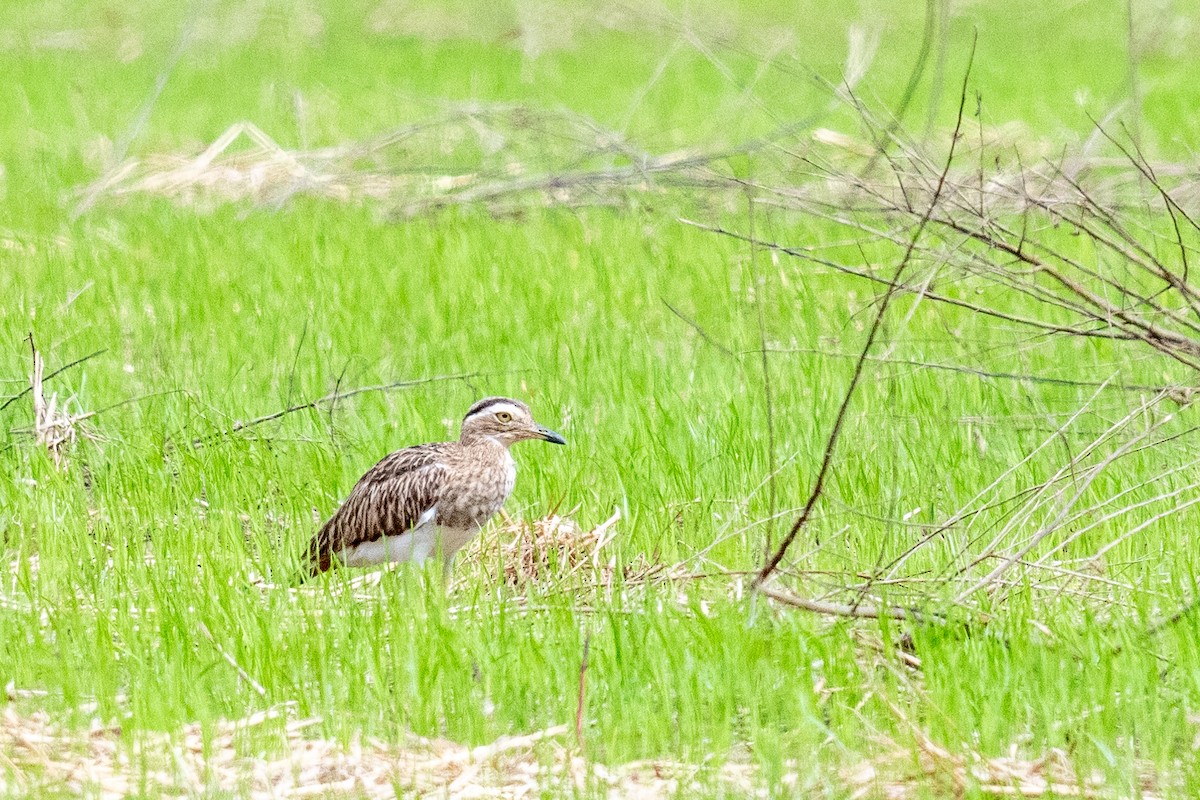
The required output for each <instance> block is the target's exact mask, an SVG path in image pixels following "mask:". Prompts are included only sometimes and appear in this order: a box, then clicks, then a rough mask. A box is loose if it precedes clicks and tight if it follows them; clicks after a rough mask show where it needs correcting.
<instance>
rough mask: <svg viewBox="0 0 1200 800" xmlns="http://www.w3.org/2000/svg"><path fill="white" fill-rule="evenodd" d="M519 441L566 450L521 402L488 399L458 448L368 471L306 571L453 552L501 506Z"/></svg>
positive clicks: (399, 456)
mask: <svg viewBox="0 0 1200 800" xmlns="http://www.w3.org/2000/svg"><path fill="white" fill-rule="evenodd" d="M523 439H544V440H545V441H548V442H554V443H555V444H566V440H564V439H563V438H562V437H561V436H559V435H558V434H557V433H555V432H554V431H552V430H550V429H548V428H545V427H543V426H541V425H538V424H537V423H536V422H534V420H533V415H532V414H531V413H530V411H529V407H528V406H526V405H525V404H524V403H522V402H520V401H519V400H511V399H508V398H504V397H488V398H484V399H483V400H480V401H479V402H478V403H476V404H475V405H473V406H471V408H470V409H469V410H468V411H467V414H466V416H465V417H464V418H463V424H462V434H461V436H460V437H459V440H458V441H457V442H436V443H433V444H422V445H417V446H415V447H408V448H405V449H404V450H397V451H396V452H394V453H391V454H389V455H387V456H385V457H384V458H383V459H382V460H381V461H380V462H379V463H378V464H376V465H375V466H374V467H372V468H371V469H370V470H368V471H367V473H366V474H365V475H363V476H362V478H360V479H359V481H358V483H357V484H356V485H355V486H354V488H353V489H352V490H351V491H350V496H349V497H347V498H346V502H345V503H343V504H342V506H341V508H339V509H338V510H337V511H335V512H334V514H333V516H332V517H330V519H329V521H328V522H326V523H325V524H324V525H323V526H322V527H321V529H320V530H319V531H317V533H316V535H315V536H314V537H313V539H312V542H311V544H310V545H309V572H310V574H316V573H318V572H324V571H326V570H328V569H330V568H331V567H332V566H334V565H335V564H336V563H338V562H342V563H345V564H347V565H350V566H362V565H367V564H378V563H384V562H387V561H415V562H418V563H419V562H422V561H424V560H425V559H426V558H429V557H430V556H432V555H435V554H437V553H439V552H440V554H441V556H442V557H443V558H444V559H445V564H446V568H447V569H449V567H450V564H451V561H452V560H453V558H454V554H455V553H456V552H457V551H458V550H459V549H460V548H461V547H462V546H463V545H465V544H466V543H467V542H468V541H470V540H471V538H472V537H474V535H475V534H476V533H478V532H479V529H480V528H481V527H483V525H484V524H486V523H487V521H488V520H489V519H491V518H492V516H493V515H494V514H495V513H496V512H497V511H499V510H500V507H501V506H502V505H504V501H505V500H507V499H508V496H509V494H511V493H512V490H513V485H514V483H515V481H516V465H515V463H514V462H513V460H512V456H511V455H510V454H509V452H508V448H509V447H510V446H511V445H512V444H514V443H516V442H519V441H521V440H523Z"/></svg>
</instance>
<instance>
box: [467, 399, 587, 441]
mask: <svg viewBox="0 0 1200 800" xmlns="http://www.w3.org/2000/svg"><path fill="white" fill-rule="evenodd" d="M484 439H492V440H494V441H496V442H499V443H500V444H502V445H504V446H505V447H509V446H510V445H512V444H513V443H515V442H520V441H522V440H524V439H542V440H544V441H547V442H553V443H554V444H566V443H567V440H566V439H564V438H563V437H562V436H560V435H559V434H557V433H555V432H554V431H552V430H550V429H549V428H547V427H546V426H544V425H539V424H537V422H535V421H534V419H533V413H532V412H531V411H530V410H529V406H527V405H525V404H524V403H522V402H521V401H520V400H512V399H509V398H507V397H485V398H484V399H482V400H480V401H479V402H478V403H476V404H475V405H473V406H471V408H470V409H469V410H468V411H467V415H466V416H465V417H463V423H462V436H461V437H460V440H461V441H462V442H463V443H464V444H465V443H469V442H478V441H481V440H484Z"/></svg>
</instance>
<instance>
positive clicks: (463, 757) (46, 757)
mask: <svg viewBox="0 0 1200 800" xmlns="http://www.w3.org/2000/svg"><path fill="white" fill-rule="evenodd" d="M8 693H9V696H10V698H13V697H16V698H20V697H25V696H28V693H27V692H19V691H17V690H14V689H13V688H12V687H10V688H9V691H8ZM288 712H289V709H288V707H287V706H283V707H274V708H271V709H268V710H267V711H263V712H258V713H256V714H253V715H251V716H249V717H247V718H245V719H243V720H239V721H237V722H231V723H220V724H217V725H215V726H210V728H209V731H208V732H207V735H206V733H205V731H204V730H203V729H202V728H201V726H200V725H198V724H193V725H188V726H186V727H184V728H183V729H182V730H181V731H179V732H178V733H176V734H174V735H161V734H141V735H139V736H135V737H133V739H132V740H131V739H130V738H127V733H126V732H125V731H123V730H122V729H121V727H120V726H119V725H103V724H101V723H99V722H94V723H93V725H92V727H91V729H90V730H88V731H86V732H82V733H81V732H78V731H72V730H67V729H64V728H61V727H59V726H57V725H55V724H54V723H53V722H52V721H51V719H50V717H49V716H48V715H47V714H46V713H45V712H41V711H38V712H33V713H31V714H26V715H22V714H19V713H17V712H16V711H15V710H14V707H13V706H12V705H10V706H8V707H7V708H6V709H5V710H4V713H3V714H2V715H0V753H2V754H3V759H2V761H0V764H2V766H0V794H3V795H4V796H6V797H20V796H29V797H36V796H40V794H41V793H43V792H46V791H55V792H62V791H65V792H66V793H68V794H69V795H79V796H88V797H98V798H104V799H105V800H108V799H109V798H114V799H115V798H120V797H126V796H128V795H129V794H130V793H136V794H141V795H148V796H158V797H192V796H195V795H197V794H211V793H213V792H228V793H231V794H233V795H234V796H237V797H244V798H254V799H255V800H257V799H258V798H263V799H264V800H265V799H266V798H295V797H311V796H317V795H319V796H324V797H368V798H386V797H395V796H406V797H441V798H526V797H539V796H547V795H549V796H573V795H578V794H580V793H582V794H585V795H590V796H598V797H606V798H609V799H610V800H625V799H626V798H628V800H659V798H669V797H677V796H681V795H682V796H697V795H699V796H714V795H715V796H737V797H768V796H770V795H771V793H772V790H778V789H784V790H785V791H792V792H801V793H803V792H804V791H805V789H804V785H803V782H802V780H801V777H800V770H801V769H808V770H811V769H813V766H814V765H811V764H806V763H804V762H802V761H799V760H797V761H791V762H788V764H787V765H786V772H785V774H784V775H783V776H782V777H781V778H780V779H779V781H778V784H777V785H774V786H769V785H768V784H767V782H766V780H765V779H764V777H763V776H762V774H761V772H760V770H759V769H758V768H757V767H755V766H754V765H752V764H749V763H746V762H745V761H741V760H729V761H726V762H724V763H721V762H720V761H718V760H715V759H714V760H712V761H711V763H706V764H689V763H681V762H677V761H669V760H647V761H636V762H630V763H627V764H621V765H610V766H605V765H601V764H596V763H591V762H589V761H588V760H587V759H586V758H585V757H584V756H583V755H582V753H581V751H580V749H579V748H578V747H577V746H576V745H575V744H574V742H573V741H571V738H570V737H569V736H568V731H569V728H568V726H566V725H559V726H555V727H552V728H547V729H546V730H543V731H537V732H534V733H530V734H525V735H515V736H503V737H501V738H499V739H497V740H496V741H494V742H492V743H490V744H486V745H480V746H477V747H467V746H464V745H461V744H458V743H455V742H450V741H446V740H435V739H425V738H422V737H418V736H408V737H406V738H405V739H404V740H403V741H400V742H384V741H381V740H378V739H371V738H358V737H356V738H355V739H353V740H352V741H351V742H349V743H348V744H342V743H339V742H337V741H335V740H332V739H323V738H310V737H308V736H307V734H306V732H310V731H311V729H313V728H314V727H315V726H317V725H319V724H320V720H319V719H315V718H313V719H297V718H292V717H291V716H290V715H289V713H288ZM268 726H269V727H270V729H269V730H268ZM251 734H257V736H256V737H255V738H250V735H251ZM918 740H919V742H918V749H917V751H916V752H912V751H910V750H906V749H903V748H901V747H899V746H898V745H894V744H891V743H888V744H887V745H886V746H885V747H883V748H881V749H882V754H881V755H879V756H877V757H875V758H873V759H870V760H864V761H862V762H860V763H858V764H855V765H852V766H850V767H848V768H845V769H843V770H841V771H840V773H837V776H838V777H837V781H836V783H837V784H838V785H840V787H841V790H842V791H844V792H845V793H846V796H849V797H852V798H855V799H856V800H866V799H867V798H882V799H884V800H905V799H906V798H917V797H925V796H929V794H928V793H929V792H930V791H933V792H934V796H946V797H961V796H963V795H964V794H966V793H968V792H971V791H977V792H980V793H982V794H984V795H1001V796H1010V797H1097V798H1100V797H1104V798H1109V797H1111V798H1118V797H1133V796H1136V797H1140V798H1144V799H1147V798H1148V799H1150V800H1153V799H1154V798H1157V797H1158V796H1159V795H1158V794H1156V793H1155V791H1154V782H1153V780H1152V772H1151V771H1150V770H1149V769H1144V770H1140V774H1139V775H1137V776H1131V777H1130V781H1129V784H1128V785H1127V786H1124V787H1113V786H1111V785H1107V784H1106V783H1105V781H1104V777H1103V776H1102V775H1100V774H1099V773H1096V774H1092V775H1083V776H1081V775H1079V773H1078V771H1077V769H1076V768H1075V767H1074V766H1073V765H1072V763H1071V760H1070V757H1069V755H1068V754H1067V753H1066V752H1064V751H1062V750H1057V749H1055V750H1051V751H1049V752H1047V753H1045V754H1042V755H1040V756H1037V757H1028V756H1024V757H1023V756H1022V755H1020V754H1019V749H1018V748H1017V747H1016V746H1014V747H1013V748H1012V751H1011V753H1010V754H1008V755H1005V756H1000V757H993V758H985V757H983V756H982V755H979V754H977V753H967V754H966V755H963V754H959V753H954V752H951V751H950V750H948V749H946V748H944V747H942V746H940V745H938V744H936V743H934V742H932V741H931V740H929V739H927V738H925V737H923V736H918ZM810 788H811V789H812V790H813V791H818V792H819V790H818V787H817V786H815V785H814V786H811V787H810ZM825 788H826V789H827V790H828V789H830V788H832V787H830V786H829V784H828V783H825ZM840 793H841V792H837V794H840Z"/></svg>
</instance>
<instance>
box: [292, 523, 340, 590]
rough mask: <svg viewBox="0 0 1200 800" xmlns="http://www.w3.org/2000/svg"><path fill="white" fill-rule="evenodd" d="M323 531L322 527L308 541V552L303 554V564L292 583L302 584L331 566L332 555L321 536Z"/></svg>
mask: <svg viewBox="0 0 1200 800" xmlns="http://www.w3.org/2000/svg"><path fill="white" fill-rule="evenodd" d="M324 532H325V529H324V528H322V529H321V530H320V531H318V532H317V535H316V536H314V537H313V538H312V541H311V542H310V543H309V545H308V552H307V553H306V554H305V555H304V559H303V560H304V565H303V566H302V567H301V568H300V571H299V572H298V573H297V574H296V576H295V578H294V580H293V584H294V585H296V586H300V585H303V584H304V583H306V582H307V581H309V580H310V579H312V578H315V577H316V576H318V575H320V574H321V573H322V572H325V571H327V570H328V569H329V568H330V567H331V566H333V556H332V554H331V553H330V551H329V548H328V547H326V546H325V545H324V541H325V539H324V537H323V536H322V534H323V533H324Z"/></svg>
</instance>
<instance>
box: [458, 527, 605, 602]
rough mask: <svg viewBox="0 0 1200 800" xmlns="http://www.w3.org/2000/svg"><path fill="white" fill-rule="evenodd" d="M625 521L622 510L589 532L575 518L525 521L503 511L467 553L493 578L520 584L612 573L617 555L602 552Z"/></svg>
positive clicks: (494, 581)
mask: <svg viewBox="0 0 1200 800" xmlns="http://www.w3.org/2000/svg"><path fill="white" fill-rule="evenodd" d="M620 519H621V512H620V510H619V509H618V510H615V511H614V512H613V515H612V516H611V517H609V518H608V519H607V520H606V521H604V522H602V523H601V524H599V525H597V526H596V527H595V528H592V529H591V530H588V529H586V528H584V527H582V526H581V525H580V524H579V523H578V522H576V521H575V520H574V519H572V518H571V517H570V516H560V515H558V514H550V515H548V516H545V517H542V518H540V519H534V520H523V519H514V518H512V517H510V516H508V515H507V514H505V513H504V512H501V524H500V525H499V526H497V527H496V528H495V529H494V530H493V531H492V532H491V533H490V534H488V535H485V536H481V537H479V538H478V539H476V540H475V542H474V543H473V544H472V545H471V547H470V549H469V550H468V552H467V554H466V557H467V560H470V561H472V562H475V563H478V564H479V565H480V566H481V567H482V568H483V570H484V572H485V573H486V574H487V576H488V577H489V578H490V579H491V582H493V583H500V582H503V583H505V584H507V585H509V586H513V587H517V588H521V587H524V586H526V585H528V584H531V583H539V582H544V581H547V580H561V579H564V578H567V577H569V576H571V575H576V574H578V573H580V572H582V571H589V574H594V573H602V574H605V575H610V576H611V574H612V573H613V571H614V570H616V569H617V563H616V556H611V557H609V558H607V559H606V558H605V557H604V553H603V552H602V551H603V550H604V548H605V546H606V545H608V544H609V543H610V542H611V541H612V540H613V538H614V537H615V536H616V534H617V531H616V524H617V522H618V521H620Z"/></svg>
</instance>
